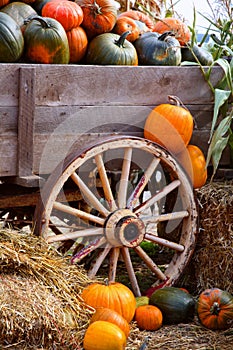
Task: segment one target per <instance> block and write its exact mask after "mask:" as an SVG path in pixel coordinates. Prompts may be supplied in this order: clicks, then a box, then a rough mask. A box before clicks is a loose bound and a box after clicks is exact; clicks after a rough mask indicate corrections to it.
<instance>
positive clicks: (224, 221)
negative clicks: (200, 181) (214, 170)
mask: <svg viewBox="0 0 233 350" xmlns="http://www.w3.org/2000/svg"><path fill="white" fill-rule="evenodd" d="M197 198H198V204H199V220H200V232H199V237H198V241H197V246H196V249H195V252H194V256H193V258H192V264H191V265H192V266H193V268H194V271H195V276H196V284H197V291H198V292H200V291H202V290H203V289H205V288H211V287H217V288H220V289H224V290H227V291H229V292H230V293H233V181H232V180H231V181H226V182H212V183H208V184H207V185H205V186H203V187H202V188H200V189H199V190H198V191H197Z"/></svg>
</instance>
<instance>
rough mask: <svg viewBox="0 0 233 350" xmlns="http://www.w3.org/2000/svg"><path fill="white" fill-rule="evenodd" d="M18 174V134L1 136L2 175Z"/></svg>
mask: <svg viewBox="0 0 233 350" xmlns="http://www.w3.org/2000/svg"><path fill="white" fill-rule="evenodd" d="M16 174H17V135H1V137H0V176H15V175H16Z"/></svg>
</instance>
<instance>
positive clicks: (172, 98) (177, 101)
mask: <svg viewBox="0 0 233 350" xmlns="http://www.w3.org/2000/svg"><path fill="white" fill-rule="evenodd" d="M168 100H169V102H170V103H171V104H174V105H175V106H181V107H183V108H185V109H186V111H188V108H187V107H186V106H185V105H184V104H183V102H182V101H181V99H180V98H179V97H177V96H173V95H168Z"/></svg>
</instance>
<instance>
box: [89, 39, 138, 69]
mask: <svg viewBox="0 0 233 350" xmlns="http://www.w3.org/2000/svg"><path fill="white" fill-rule="evenodd" d="M124 34H125V33H124ZM124 34H122V36H124ZM120 41H121V36H119V35H118V34H114V33H103V34H100V35H97V36H96V37H95V38H94V39H92V40H91V41H90V43H89V45H88V49H87V54H86V59H85V61H86V63H88V64H104V65H107V64H108V65H134V66H136V65H138V56H137V52H136V49H135V47H134V45H133V44H132V43H130V42H129V41H128V40H125V41H124V45H119V44H120Z"/></svg>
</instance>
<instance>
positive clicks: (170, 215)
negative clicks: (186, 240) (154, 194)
mask: <svg viewBox="0 0 233 350" xmlns="http://www.w3.org/2000/svg"><path fill="white" fill-rule="evenodd" d="M187 216H189V212H188V211H187V210H182V211H176V212H174V213H167V214H162V215H159V216H158V217H157V218H156V221H157V222H161V221H170V220H177V219H183V218H186V217H187Z"/></svg>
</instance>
